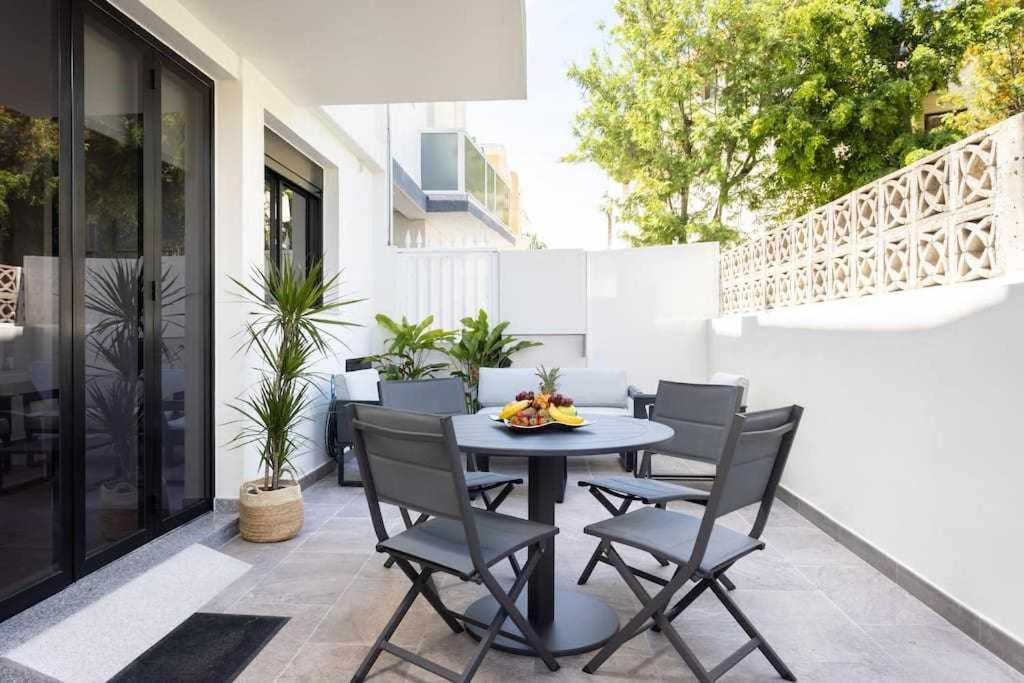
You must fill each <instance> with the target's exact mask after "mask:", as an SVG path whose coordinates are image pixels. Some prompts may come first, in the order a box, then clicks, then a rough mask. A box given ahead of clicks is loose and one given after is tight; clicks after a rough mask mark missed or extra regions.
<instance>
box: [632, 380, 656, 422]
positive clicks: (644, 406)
mask: <svg viewBox="0 0 1024 683" xmlns="http://www.w3.org/2000/svg"><path fill="white" fill-rule="evenodd" d="M629 397H630V398H631V399H633V417H635V418H637V419H641V420H646V419H648V418H649V417H650V407H651V406H653V405H654V397H655V394H648V393H645V392H643V391H640V390H639V389H637V388H636V387H632V386H631V387H630V388H629Z"/></svg>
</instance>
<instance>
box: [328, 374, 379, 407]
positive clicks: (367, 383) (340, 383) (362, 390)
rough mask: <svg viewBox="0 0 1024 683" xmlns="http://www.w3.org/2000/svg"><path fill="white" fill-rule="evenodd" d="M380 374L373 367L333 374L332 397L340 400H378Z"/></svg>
mask: <svg viewBox="0 0 1024 683" xmlns="http://www.w3.org/2000/svg"><path fill="white" fill-rule="evenodd" d="M378 382H380V374H379V373H378V372H377V371H376V370H375V369H373V368H370V369H369V370H355V371H353V372H343V373H341V374H340V375H335V376H334V397H335V398H336V399H338V400H342V401H378V400H380V395H379V394H378V392H377V383H378Z"/></svg>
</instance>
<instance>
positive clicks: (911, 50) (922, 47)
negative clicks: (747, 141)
mask: <svg viewBox="0 0 1024 683" xmlns="http://www.w3.org/2000/svg"><path fill="white" fill-rule="evenodd" d="M889 5H890V3H889V2H887V0H856V1H850V2H838V1H837V0H802V1H801V2H797V3H793V4H792V5H791V6H790V7H789V8H788V9H787V10H786V11H784V12H782V13H780V15H779V17H780V28H781V30H782V33H783V36H784V43H785V45H786V49H785V50H784V52H783V54H782V59H781V60H780V61H779V62H777V63H776V64H775V68H776V69H777V70H779V71H780V72H781V73H782V74H783V80H784V81H785V91H787V92H789V93H791V96H790V97H788V98H786V99H785V100H784V101H781V102H779V103H778V104H776V105H775V106H773V107H772V108H771V109H770V110H769V111H768V112H766V116H765V119H764V126H765V130H766V131H767V133H768V134H769V135H770V136H771V138H772V140H773V145H774V153H773V155H772V159H771V164H772V173H771V174H770V176H766V183H765V188H764V189H765V199H766V201H768V202H774V208H775V209H776V210H777V212H778V213H780V214H782V215H783V216H790V215H799V214H801V213H803V212H805V211H807V210H809V209H810V208H813V207H814V206H817V205H820V204H823V203H826V202H828V201H831V200H832V199H834V198H836V197H838V196H840V195H842V194H845V193H846V192H849V191H851V190H853V189H855V188H857V187H859V186H861V185H863V184H865V183H868V182H870V181H872V180H874V179H875V178H877V177H879V176H881V175H883V174H885V173H887V172H889V171H892V170H895V169H896V168H899V167H900V166H902V165H903V164H904V160H905V158H906V155H907V154H908V153H910V152H912V151H913V150H915V149H925V150H933V149H937V148H938V147H940V146H941V145H942V144H943V142H944V141H945V138H944V137H943V135H942V133H941V132H939V133H936V134H932V135H929V134H925V133H922V132H921V131H919V130H916V129H915V126H916V124H917V121H918V119H919V116H920V112H921V104H922V101H923V100H924V97H925V95H927V94H928V93H929V92H931V91H932V90H933V89H934V88H935V86H936V84H944V83H946V82H948V81H949V80H950V79H951V78H953V77H954V76H955V74H956V69H957V65H958V63H959V57H960V54H961V53H962V42H961V37H962V33H961V31H960V30H958V29H957V28H956V25H955V24H953V23H951V22H949V23H947V19H949V12H951V11H952V10H940V9H937V6H935V5H934V4H933V3H931V2H929V0H906V1H905V2H904V3H903V7H902V11H901V12H899V13H891V12H890V11H888V10H887V8H888V7H889Z"/></svg>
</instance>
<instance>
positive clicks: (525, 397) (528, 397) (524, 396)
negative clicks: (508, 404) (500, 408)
mask: <svg viewBox="0 0 1024 683" xmlns="http://www.w3.org/2000/svg"><path fill="white" fill-rule="evenodd" d="M533 399H534V396H533V392H532V391H520V392H519V393H518V394H516V400H517V401H532V400H533Z"/></svg>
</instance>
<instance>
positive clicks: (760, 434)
mask: <svg viewBox="0 0 1024 683" xmlns="http://www.w3.org/2000/svg"><path fill="white" fill-rule="evenodd" d="M802 415H803V408H801V407H800V406H797V405H794V406H789V407H786V408H777V409H774V410H766V411H761V412H758V413H750V414H748V415H736V419H735V420H734V421H733V423H732V425H731V426H730V428H729V429H728V431H727V434H726V439H725V446H724V448H723V450H722V456H721V458H720V460H719V462H718V467H717V470H716V472H715V483H714V484H713V485H712V487H711V495H710V497H709V499H708V502H707V505H706V507H705V509H704V518H703V519H702V520H701V525H700V530H699V531H698V532H697V540H696V541H695V542H694V545H693V553H692V554H691V556H690V562H689V569H690V570H691V571H694V570H695V569H696V567H697V566H699V565H700V562H701V560H702V559H703V558H704V553H705V551H706V550H707V547H708V543H709V542H710V540H711V534H712V532H713V531H714V527H715V521H716V520H717V519H718V518H719V517H722V516H723V515H727V514H729V513H730V512H733V511H735V510H738V509H740V508H742V507H746V506H747V505H751V504H753V503H758V502H760V507H759V509H758V513H757V520H756V521H755V522H754V527H753V529H752V530H751V532H750V534H749V536H750V537H751V538H759V537H760V536H761V532H762V531H764V526H765V524H766V523H767V521H768V513H769V512H770V510H771V505H772V502H773V501H774V500H775V492H776V490H777V489H778V486H779V480H780V479H781V478H782V471H783V470H784V469H785V467H786V461H787V460H788V459H789V451H790V448H791V447H792V445H793V439H794V438H795V436H796V430H797V427H798V426H799V425H800V418H801V416H802Z"/></svg>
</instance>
